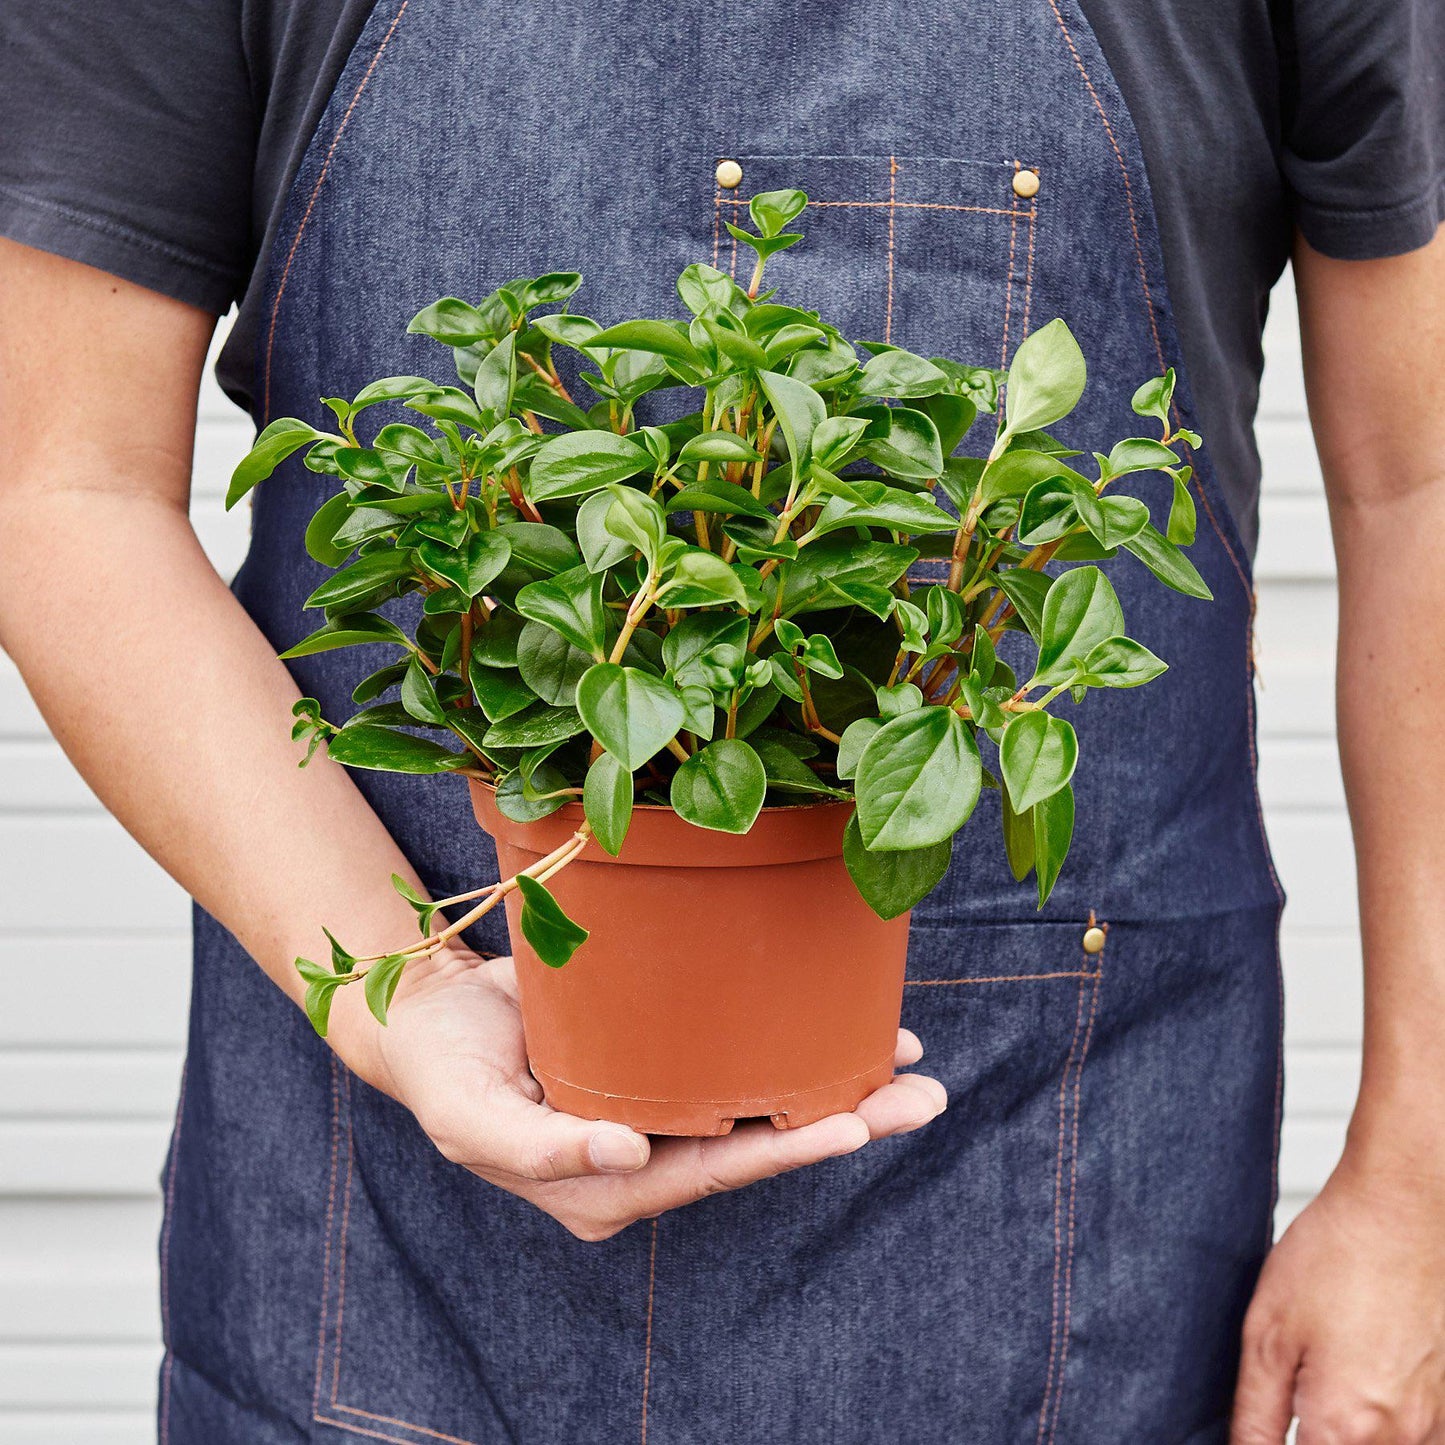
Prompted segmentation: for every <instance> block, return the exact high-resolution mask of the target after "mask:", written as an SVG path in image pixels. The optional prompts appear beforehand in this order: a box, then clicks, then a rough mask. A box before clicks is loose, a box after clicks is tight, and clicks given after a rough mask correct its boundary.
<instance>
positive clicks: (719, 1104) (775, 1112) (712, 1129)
mask: <svg viewBox="0 0 1445 1445" xmlns="http://www.w3.org/2000/svg"><path fill="white" fill-rule="evenodd" d="M532 1073H533V1075H534V1076H535V1078H536V1080H537V1082H538V1083H539V1084H541V1086H542V1090H543V1092H544V1093H545V1094H546V1096H547V1102H548V1103H549V1104H550V1105H551V1106H552V1107H553V1108H554V1109H559V1110H561V1111H562V1112H563V1113H564V1114H574V1115H576V1116H577V1117H578V1118H580V1119H598V1120H604V1119H605V1120H606V1121H607V1122H608V1123H609V1124H626V1125H627V1126H628V1128H630V1129H636V1130H637V1131H638V1133H640V1134H676V1135H683V1136H687V1137H691V1138H712V1137H715V1136H717V1135H720V1134H730V1133H731V1132H732V1127H733V1125H734V1124H735V1123H737V1122H738V1120H739V1119H758V1118H766V1119H769V1120H771V1121H772V1124H773V1127H774V1128H775V1129H800V1128H802V1127H803V1125H804V1124H816V1123H817V1122H818V1120H819V1119H826V1118H827V1117H828V1116H829V1115H830V1114H848V1113H851V1112H852V1111H853V1110H854V1109H856V1108H857V1107H858V1105H859V1104H861V1103H862V1102H863V1100H864V1099H866V1098H867V1097H868V1095H869V1094H871V1093H872V1092H873V1091H874V1090H875V1089H881V1088H882V1087H883V1085H884V1084H886V1083H887V1082H888V1081H889V1080H890V1079H891V1078H892V1077H893V1060H892V1058H888V1059H885V1060H883V1062H882V1063H880V1064H878V1065H876V1066H875V1067H874V1068H872V1069H868V1070H866V1071H865V1072H863V1073H861V1074H855V1075H854V1076H853V1077H852V1078H849V1079H843V1080H842V1081H841V1082H839V1083H836V1084H827V1085H824V1086H823V1087H822V1088H818V1089H801V1090H797V1091H794V1092H792V1093H784V1094H771V1095H763V1096H759V1097H754V1098H746V1099H636V1098H630V1097H627V1096H624V1095H619V1094H604V1093H599V1092H598V1091H597V1090H596V1089H584V1088H582V1087H581V1086H580V1085H578V1084H569V1083H567V1082H566V1081H565V1080H563V1079H559V1078H557V1077H556V1076H555V1075H553V1074H549V1073H548V1072H547V1071H546V1070H545V1069H542V1068H539V1067H538V1066H537V1065H536V1064H535V1063H534V1064H533V1065H532Z"/></svg>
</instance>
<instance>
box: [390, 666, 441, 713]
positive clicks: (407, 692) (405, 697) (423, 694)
mask: <svg viewBox="0 0 1445 1445" xmlns="http://www.w3.org/2000/svg"><path fill="white" fill-rule="evenodd" d="M401 705H402V706H403V707H404V708H405V709H406V710H407V712H408V713H410V715H411V716H412V717H414V718H415V719H416V720H417V721H418V722H424V723H436V724H438V725H441V726H445V724H446V720H447V715H446V712H445V711H444V710H443V708H442V705H441V703H440V702H438V701H437V690H436V688H435V686H433V684H432V680H431V676H430V674H428V672H427V670H426V668H424V667H423V666H422V665H421V659H420V658H418V657H413V658H412V660H411V662H410V664H409V665H408V667H407V669H406V674H405V676H404V677H403V678H402V680H401Z"/></svg>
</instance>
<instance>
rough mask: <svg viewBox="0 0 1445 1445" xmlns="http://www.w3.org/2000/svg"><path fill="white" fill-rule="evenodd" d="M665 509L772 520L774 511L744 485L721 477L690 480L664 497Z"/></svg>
mask: <svg viewBox="0 0 1445 1445" xmlns="http://www.w3.org/2000/svg"><path fill="white" fill-rule="evenodd" d="M667 511H668V513H669V514H671V513H673V512H721V513H723V514H724V515H726V516H732V517H738V516H741V517H760V518H766V519H767V520H768V521H771V522H776V520H777V518H776V515H775V514H774V513H773V512H772V510H771V509H770V508H768V507H766V506H764V505H763V503H762V502H760V501H758V499H757V498H756V497H755V496H753V494H752V493H751V492H750V491H748V489H747V488H746V487H741V486H739V485H738V484H737V483H736V482H729V481H727V480H725V479H724V478H722V477H709V478H707V480H706V481H702V482H690V483H689V484H688V485H687V486H686V487H684V488H683V489H682V491H680V492H678V493H676V494H675V495H674V496H672V497H670V498H669V499H668V503H667Z"/></svg>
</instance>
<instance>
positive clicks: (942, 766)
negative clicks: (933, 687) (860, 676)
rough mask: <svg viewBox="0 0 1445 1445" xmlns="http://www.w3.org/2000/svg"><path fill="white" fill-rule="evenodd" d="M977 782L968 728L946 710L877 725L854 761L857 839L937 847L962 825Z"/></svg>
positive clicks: (878, 846) (896, 847)
mask: <svg viewBox="0 0 1445 1445" xmlns="http://www.w3.org/2000/svg"><path fill="white" fill-rule="evenodd" d="M982 782H983V767H982V764H981V762H980V761H979V756H978V744H977V743H976V742H975V741H974V737H973V731H972V729H971V728H970V727H969V726H968V724H967V723H965V722H964V721H963V719H962V718H960V717H959V716H958V714H957V713H955V712H954V711H953V710H952V709H951V708H943V707H925V708H920V709H918V710H917V711H914V712H908V713H904V714H903V715H902V716H901V717H896V718H893V719H892V720H891V721H890V722H887V723H885V724H884V725H883V726H882V727H881V728H879V729H878V731H877V732H876V733H874V734H873V736H872V737H871V738H870V739H869V740H868V744H867V746H866V747H865V748H864V749H863V755H862V757H861V758H860V759H859V760H858V771H857V778H856V782H855V787H854V791H855V792H856V794H857V798H858V825H859V827H860V829H861V830H862V837H863V842H864V843H865V844H866V845H867V846H868V847H869V848H870V849H873V850H875V851H880V852H901V851H904V850H907V849H913V848H925V847H928V846H929V845H930V844H934V843H941V842H943V841H944V840H946V839H949V838H952V837H953V835H954V834H955V833H956V832H957V831H958V830H959V829H960V828H961V827H962V826H963V825H964V823H966V822H967V821H968V818H969V815H970V814H971V813H972V812H973V809H974V805H975V804H976V803H977V802H978V795H979V790H980V788H981V786H982Z"/></svg>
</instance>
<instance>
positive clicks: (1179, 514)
mask: <svg viewBox="0 0 1445 1445" xmlns="http://www.w3.org/2000/svg"><path fill="white" fill-rule="evenodd" d="M1171 475H1172V476H1173V478H1174V500H1173V501H1172V502H1171V503H1170V506H1169V522H1168V525H1167V527H1166V530H1165V536H1166V537H1167V538H1168V539H1169V541H1171V542H1173V543H1174V545H1175V546H1176V547H1188V546H1189V545H1190V544H1191V543H1192V542H1193V541H1194V534H1195V530H1196V528H1197V526H1198V517H1197V514H1196V513H1195V510H1194V493H1193V492H1192V491H1190V489H1189V481H1190V478H1191V477H1192V476H1193V475H1194V469H1193V468H1192V467H1179V468H1177V469H1176V470H1175V471H1174V472H1173V473H1171ZM1139 530H1140V531H1143V528H1142V527H1141V528H1140V529H1139ZM308 535H309V534H308Z"/></svg>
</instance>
